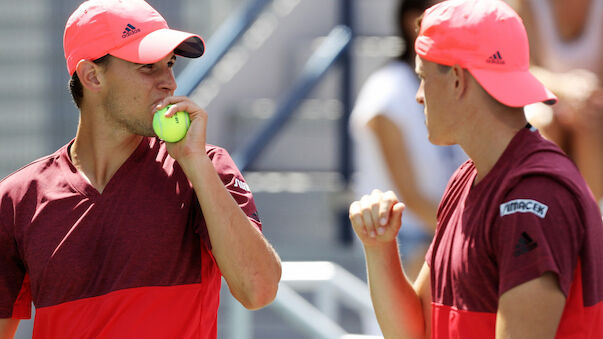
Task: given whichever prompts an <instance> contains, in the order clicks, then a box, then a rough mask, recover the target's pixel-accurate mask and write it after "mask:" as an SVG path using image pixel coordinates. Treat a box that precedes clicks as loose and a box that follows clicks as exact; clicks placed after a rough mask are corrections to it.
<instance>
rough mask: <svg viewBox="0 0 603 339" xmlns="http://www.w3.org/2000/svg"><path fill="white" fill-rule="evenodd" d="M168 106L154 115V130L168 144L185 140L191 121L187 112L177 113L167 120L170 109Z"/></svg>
mask: <svg viewBox="0 0 603 339" xmlns="http://www.w3.org/2000/svg"><path fill="white" fill-rule="evenodd" d="M170 106H171V105H168V106H166V107H164V108H162V109H160V110H158V111H157V112H155V114H154V115H153V130H154V131H155V134H157V136H158V137H159V139H161V140H163V141H166V142H178V141H180V140H182V138H184V136H185V135H186V131H188V127H189V126H190V124H191V119H190V117H189V116H188V113H186V112H182V111H180V112H177V113H176V114H174V115H173V116H172V117H169V118H166V117H165V112H167V110H168V109H169V108H170Z"/></svg>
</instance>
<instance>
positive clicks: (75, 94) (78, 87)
mask: <svg viewBox="0 0 603 339" xmlns="http://www.w3.org/2000/svg"><path fill="white" fill-rule="evenodd" d="M109 59H110V58H109V54H106V55H104V56H102V57H100V58H98V59H95V60H92V62H94V63H95V64H98V65H107V64H108V63H109ZM69 92H71V97H72V98H73V102H74V103H75V105H76V106H77V107H78V108H80V106H81V104H82V99H83V98H84V87H83V86H82V82H81V81H80V78H79V77H78V76H77V72H74V73H73V75H72V76H71V79H69Z"/></svg>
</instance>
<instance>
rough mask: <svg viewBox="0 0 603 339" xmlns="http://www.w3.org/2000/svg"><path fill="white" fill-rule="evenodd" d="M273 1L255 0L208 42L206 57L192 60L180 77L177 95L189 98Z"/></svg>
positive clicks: (231, 17) (230, 18)
mask: <svg viewBox="0 0 603 339" xmlns="http://www.w3.org/2000/svg"><path fill="white" fill-rule="evenodd" d="M271 2H272V0H253V1H249V2H248V3H247V5H246V6H242V7H241V8H239V9H238V10H237V11H236V12H235V13H234V14H232V15H231V16H230V17H229V18H228V19H227V20H226V22H224V24H222V25H221V26H220V28H218V30H217V31H216V32H215V33H214V34H213V35H212V36H211V38H210V39H209V40H208V41H207V46H206V47H207V48H206V52H205V55H203V57H202V58H199V59H193V60H191V61H190V62H189V63H188V64H187V65H186V67H185V68H184V69H183V70H182V72H181V73H180V74H179V75H178V88H177V90H176V95H184V96H189V95H191V93H192V92H193V91H194V90H195V88H197V86H199V84H200V83H201V82H202V81H203V80H204V79H205V78H206V77H207V76H208V75H209V73H210V72H211V70H212V69H213V68H214V66H215V65H216V64H217V63H218V62H219V61H220V59H222V57H223V56H224V55H225V54H226V53H227V52H228V50H229V49H230V48H231V47H232V46H234V45H235V44H236V43H237V41H239V39H240V38H241V37H242V36H243V35H244V33H245V32H246V30H247V29H248V28H249V26H251V24H252V23H253V22H254V21H255V20H256V19H257V18H258V16H259V15H260V14H261V13H262V11H263V10H264V8H266V6H267V5H268V4H269V3H271Z"/></svg>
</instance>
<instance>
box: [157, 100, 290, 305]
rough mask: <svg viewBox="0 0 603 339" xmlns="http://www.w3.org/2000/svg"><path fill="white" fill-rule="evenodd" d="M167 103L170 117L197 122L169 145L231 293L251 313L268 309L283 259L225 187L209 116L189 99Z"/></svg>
mask: <svg viewBox="0 0 603 339" xmlns="http://www.w3.org/2000/svg"><path fill="white" fill-rule="evenodd" d="M163 104H164V105H167V104H173V106H172V107H170V109H169V110H168V112H169V113H168V116H171V115H173V114H175V113H176V112H178V111H185V112H188V113H189V115H190V117H191V125H190V127H189V130H188V132H187V134H186V137H185V138H184V139H183V140H182V141H180V142H177V143H168V144H167V149H168V152H169V153H170V155H171V156H172V157H173V158H174V159H176V160H177V161H178V164H179V165H180V166H181V167H182V169H183V171H184V173H185V174H186V176H187V178H188V180H189V181H190V182H191V183H192V185H193V188H194V189H195V193H196V194H197V199H198V200H199V205H200V206H201V210H202V211H203V217H204V219H205V224H206V226H207V231H208V234H209V238H210V241H211V246H212V254H213V256H214V258H215V259H216V262H217V264H218V267H219V268H220V271H221V272H222V275H223V276H224V279H225V280H226V282H227V283H228V287H229V288H230V292H231V293H232V295H233V296H234V297H235V298H236V299H237V300H238V301H239V302H241V304H242V305H243V306H245V307H246V308H248V309H258V308H261V307H264V306H266V305H267V304H269V303H270V302H272V300H274V298H275V297H276V292H277V290H278V283H279V281H280V278H281V263H280V259H279V257H278V255H277V254H276V252H275V251H274V249H273V248H272V246H271V245H270V244H269V243H268V241H267V240H266V239H265V238H264V236H263V235H262V233H261V232H260V231H259V230H258V229H257V227H256V226H255V224H254V223H253V222H252V221H251V220H250V219H249V218H248V217H247V215H245V213H244V212H243V210H241V208H240V207H239V205H238V204H237V202H236V201H235V200H234V198H233V197H232V196H231V194H230V193H229V192H228V190H227V189H226V187H224V183H223V182H222V180H221V179H220V177H219V175H218V173H217V172H216V169H215V168H214V165H213V163H212V161H211V159H210V158H209V156H208V155H207V153H206V151H205V137H206V126H207V113H206V112H205V111H204V110H203V109H201V108H200V107H199V106H197V105H196V104H194V103H193V102H192V101H190V100H189V99H188V98H185V97H168V98H166V99H165V100H164V102H163ZM158 108H161V107H158Z"/></svg>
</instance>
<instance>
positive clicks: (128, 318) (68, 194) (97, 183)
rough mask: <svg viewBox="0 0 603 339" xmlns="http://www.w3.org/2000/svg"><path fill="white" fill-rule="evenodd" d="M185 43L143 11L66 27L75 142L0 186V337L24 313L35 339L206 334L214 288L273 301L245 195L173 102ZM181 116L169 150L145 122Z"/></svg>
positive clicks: (248, 301)
mask: <svg viewBox="0 0 603 339" xmlns="http://www.w3.org/2000/svg"><path fill="white" fill-rule="evenodd" d="M204 50H205V46H204V43H203V40H201V38H200V37H199V36H198V35H195V34H191V33H187V32H181V31H176V30H172V29H169V27H168V25H167V23H166V22H165V20H164V19H163V17H162V16H161V15H160V14H159V13H158V12H157V11H155V9H153V8H152V7H151V6H150V5H148V4H147V3H146V2H144V1H143V0H128V1H121V0H90V1H86V2H84V3H82V4H81V5H80V7H78V9H76V11H75V12H74V13H73V14H72V15H71V16H70V18H69V20H68V21H67V24H66V26H65V33H64V52H65V58H66V61H67V70H68V72H69V75H70V76H71V81H70V90H71V94H72V96H73V99H74V102H75V104H76V106H77V108H78V109H79V111H80V119H79V124H78V130H77V134H76V136H75V139H74V140H72V141H70V142H69V143H68V144H67V145H65V146H63V147H62V148H60V149H59V150H58V151H56V152H55V153H54V154H52V155H49V156H46V157H44V158H41V159H39V160H37V161H34V162H32V163H31V164H29V165H27V166H25V167H23V168H22V169H20V170H18V171H16V172H15V173H13V174H11V175H10V176H8V177H7V178H5V179H3V180H2V181H1V182H0V338H3V339H4V338H12V337H13V336H14V333H15V330H16V328H17V326H18V323H19V319H23V318H29V317H30V312H31V303H32V301H33V304H34V306H35V307H36V314H35V321H34V329H33V337H34V338H203V339H215V338H216V337H217V313H218V306H219V296H220V286H221V281H222V277H224V279H225V281H226V282H227V284H228V287H229V289H230V292H231V293H232V295H233V296H234V297H235V298H236V299H237V300H238V301H239V302H240V303H241V304H242V305H243V306H244V307H246V308H249V309H257V308H260V307H263V306H265V305H267V304H269V303H270V302H271V301H272V300H273V299H274V298H275V296H276V291H277V288H278V282H279V280H280V274H281V266H280V260H279V258H278V255H277V254H276V252H275V251H274V250H273V248H272V246H271V245H270V244H269V243H268V241H267V240H266V239H265V238H264V237H263V235H262V233H261V222H260V220H259V218H258V215H257V210H256V207H255V203H254V200H253V196H252V194H251V192H250V190H249V186H248V185H247V184H245V181H244V178H243V177H242V175H241V173H240V172H239V170H238V169H237V168H236V165H235V164H234V163H233V161H232V159H231V158H230V156H229V155H228V153H227V152H226V151H225V150H224V149H222V148H220V147H216V146H213V145H208V144H206V124H207V118H208V117H207V113H206V112H205V111H204V110H203V109H202V108H200V107H199V106H198V105H196V104H195V103H194V102H193V101H191V100H190V99H189V98H187V97H175V96H174V91H175V90H176V87H177V84H176V80H175V78H174V73H173V66H174V63H175V61H176V59H177V57H176V55H178V56H182V57H189V58H196V57H200V56H201V55H202V54H203V52H204ZM168 105H171V107H170V108H169V109H168V111H167V113H166V114H168V115H173V114H175V113H176V112H177V111H185V112H188V113H189V115H190V119H191V123H190V126H189V128H188V132H187V134H186V136H185V137H184V138H183V139H182V140H180V141H178V142H173V143H167V142H163V141H161V140H159V139H158V138H157V137H156V136H155V133H154V131H153V127H152V121H153V114H154V112H155V111H157V110H159V109H162V108H164V107H167V106H168Z"/></svg>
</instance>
